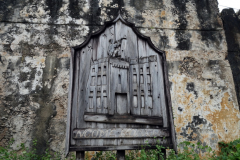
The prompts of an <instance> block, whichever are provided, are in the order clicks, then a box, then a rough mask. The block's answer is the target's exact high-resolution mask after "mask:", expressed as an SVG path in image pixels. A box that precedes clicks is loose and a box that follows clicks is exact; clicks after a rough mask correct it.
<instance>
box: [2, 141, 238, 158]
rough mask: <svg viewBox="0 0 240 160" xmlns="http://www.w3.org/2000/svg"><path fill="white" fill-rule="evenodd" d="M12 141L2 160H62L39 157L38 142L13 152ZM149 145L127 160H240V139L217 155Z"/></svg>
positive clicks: (203, 149)
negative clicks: (176, 151)
mask: <svg viewBox="0 0 240 160" xmlns="http://www.w3.org/2000/svg"><path fill="white" fill-rule="evenodd" d="M12 143H13V140H12V141H10V143H9V145H8V146H7V147H1V146H0V160H61V159H63V158H61V157H62V156H61V154H60V153H58V152H50V150H49V149H47V150H46V151H45V153H44V154H43V155H37V154H36V153H37V152H36V146H37V141H36V140H34V141H33V145H32V147H31V149H30V148H28V147H25V145H24V144H21V145H20V146H19V150H17V151H16V150H12V149H11V144H12ZM148 146H149V145H148V144H146V145H145V146H142V149H141V150H133V151H126V156H125V158H126V160H158V159H166V160H200V159H208V160H240V139H237V140H235V141H232V142H229V143H224V142H219V147H220V152H219V153H218V154H216V153H215V151H213V150H212V149H211V147H209V146H206V145H205V146H204V145H201V143H197V144H194V143H191V142H188V141H184V142H181V143H180V144H179V148H181V149H180V150H179V152H178V154H175V152H174V151H173V150H169V149H167V150H168V154H167V156H166V155H165V154H164V152H163V151H165V149H166V148H164V147H162V146H161V145H156V148H157V149H146V148H147V147H148ZM68 159H69V160H74V159H76V158H75V157H74V156H71V157H69V158H68ZM85 159H86V160H116V151H99V152H96V153H95V154H94V155H93V156H92V157H85Z"/></svg>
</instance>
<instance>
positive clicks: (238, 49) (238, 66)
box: [221, 8, 240, 109]
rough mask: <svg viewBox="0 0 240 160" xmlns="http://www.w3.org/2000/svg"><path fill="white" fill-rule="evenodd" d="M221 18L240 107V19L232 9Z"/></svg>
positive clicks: (226, 11)
mask: <svg viewBox="0 0 240 160" xmlns="http://www.w3.org/2000/svg"><path fill="white" fill-rule="evenodd" d="M238 14H239V13H238ZM221 17H222V20H223V27H224V30H225V35H226V40H227V46H228V56H227V59H228V61H229V63H230V66H231V70H232V74H233V80H234V83H235V90H236V94H237V99H238V105H240V39H239V36H238V35H240V19H239V18H238V15H237V14H236V13H235V12H234V10H233V9H232V8H230V9H224V10H223V11H222V13H221ZM239 109H240V107H239Z"/></svg>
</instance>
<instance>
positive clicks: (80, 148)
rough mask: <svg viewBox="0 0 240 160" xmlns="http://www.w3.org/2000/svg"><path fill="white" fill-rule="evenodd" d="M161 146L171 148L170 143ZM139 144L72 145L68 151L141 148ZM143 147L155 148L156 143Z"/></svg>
mask: <svg viewBox="0 0 240 160" xmlns="http://www.w3.org/2000/svg"><path fill="white" fill-rule="evenodd" d="M161 146H162V147H169V148H173V145H172V144H164V145H161ZM141 149H142V147H141V145H127V146H123V145H122V146H72V147H70V148H69V151H100V150H101V151H114V150H141ZM145 149H157V147H156V145H147V146H146V147H145Z"/></svg>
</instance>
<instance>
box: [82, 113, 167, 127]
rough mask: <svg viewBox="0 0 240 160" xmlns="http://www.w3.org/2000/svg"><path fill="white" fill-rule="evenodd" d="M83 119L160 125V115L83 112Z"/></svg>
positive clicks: (161, 122) (161, 121)
mask: <svg viewBox="0 0 240 160" xmlns="http://www.w3.org/2000/svg"><path fill="white" fill-rule="evenodd" d="M84 121H87V122H102V123H136V124H150V125H162V124H163V120H162V117H146V118H145V117H140V116H132V115H99V114H95V115H91V114H85V115H84Z"/></svg>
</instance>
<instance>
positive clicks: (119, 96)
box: [115, 93, 128, 115]
mask: <svg viewBox="0 0 240 160" xmlns="http://www.w3.org/2000/svg"><path fill="white" fill-rule="evenodd" d="M115 99H116V100H115V103H116V109H117V113H118V114H120V115H122V114H126V113H127V104H128V103H127V93H116V94H115Z"/></svg>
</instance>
